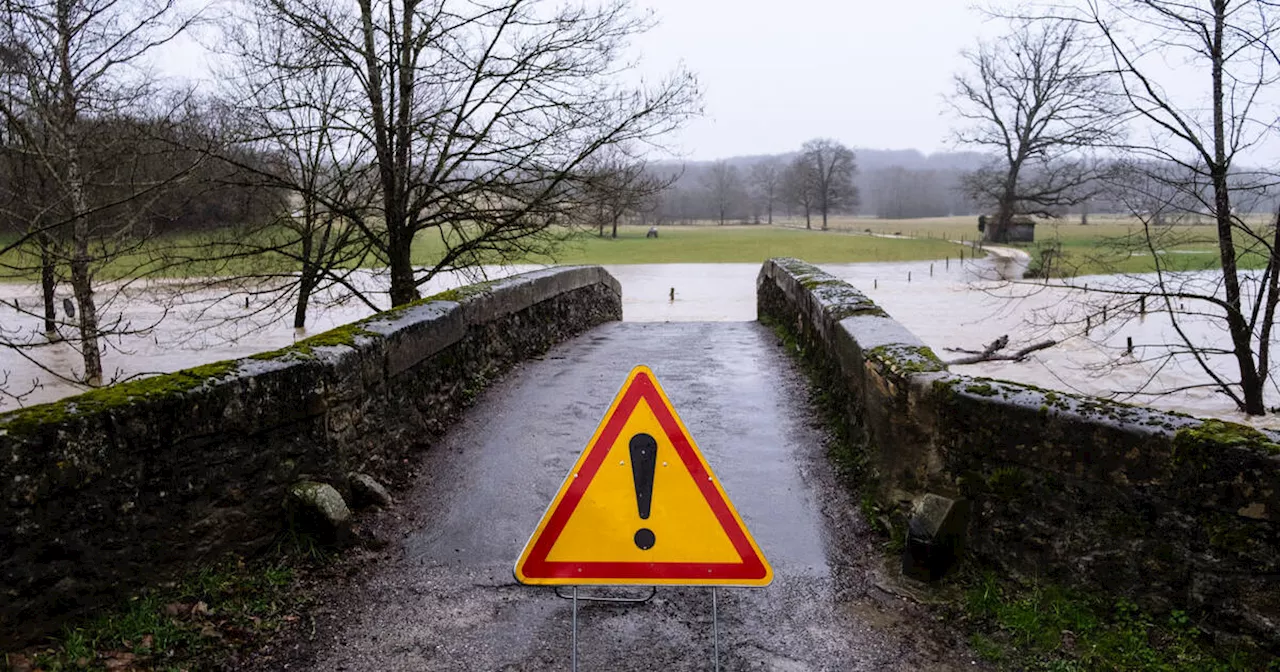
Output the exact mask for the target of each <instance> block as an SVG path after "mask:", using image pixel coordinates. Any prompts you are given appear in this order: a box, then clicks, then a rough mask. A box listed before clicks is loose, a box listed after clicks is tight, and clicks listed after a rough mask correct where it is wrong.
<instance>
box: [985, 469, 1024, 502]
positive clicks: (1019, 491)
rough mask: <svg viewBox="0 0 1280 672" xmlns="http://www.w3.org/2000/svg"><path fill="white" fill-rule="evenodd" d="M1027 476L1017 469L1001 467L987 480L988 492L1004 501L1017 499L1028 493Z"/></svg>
mask: <svg viewBox="0 0 1280 672" xmlns="http://www.w3.org/2000/svg"><path fill="white" fill-rule="evenodd" d="M1027 483H1028V479H1027V475H1026V474H1025V473H1023V472H1022V470H1021V469H1019V468H1017V467H1000V468H998V469H996V470H995V471H993V472H991V476H990V477H988V478H987V488H988V491H989V492H990V493H991V494H993V495H994V496H996V497H998V498H1000V499H1002V500H1006V501H1008V500H1013V499H1017V498H1018V497H1020V496H1021V495H1023V494H1024V493H1026V492H1027V489H1028V488H1027Z"/></svg>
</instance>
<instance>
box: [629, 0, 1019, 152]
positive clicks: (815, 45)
mask: <svg viewBox="0 0 1280 672" xmlns="http://www.w3.org/2000/svg"><path fill="white" fill-rule="evenodd" d="M637 2H638V3H639V5H640V6H648V7H650V8H652V9H653V10H654V11H655V12H656V13H657V16H658V19H659V20H660V21H661V23H660V25H659V26H658V27H657V28H655V29H653V30H652V31H651V32H650V33H648V34H646V35H645V36H643V37H642V38H641V39H639V40H637V44H636V46H637V47H638V48H639V49H640V51H641V56H642V58H643V60H644V66H643V68H644V70H645V71H646V72H651V73H657V72H662V71H664V70H668V69H670V68H671V67H672V66H673V65H675V64H676V63H677V62H678V61H680V60H683V61H684V63H685V65H686V66H688V68H689V69H690V70H692V71H693V72H694V73H696V74H697V75H698V78H699V81H700V82H701V84H702V86H703V88H704V89H705V92H706V97H705V103H706V106H705V109H706V116H705V117H704V118H701V119H698V120H695V121H693V122H692V123H690V124H689V125H688V127H687V128H686V129H685V130H684V131H683V132H682V133H681V134H680V137H679V138H678V139H677V141H676V143H675V144H676V146H677V147H678V148H679V149H680V150H682V153H683V154H684V155H686V156H687V157H688V158H691V159H714V158H718V157H725V156H732V155H742V154H762V153H776V152H785V151H791V150H794V149H797V148H799V146H800V144H801V143H803V142H804V141H805V140H808V139H811V138H814V137H831V138H835V139H837V140H840V141H842V142H844V143H845V144H847V145H850V146H855V147H870V148H877V149H908V148H914V149H919V150H921V151H924V152H932V151H937V150H943V149H949V148H950V147H949V145H948V142H949V128H950V126H951V120H950V119H949V118H948V115H947V114H946V110H945V109H944V105H943V95H944V94H945V93H946V92H948V91H950V90H951V81H952V76H953V74H954V73H955V71H956V69H957V68H958V67H959V62H958V55H959V52H960V50H961V49H964V48H967V47H969V46H971V45H973V44H974V43H975V41H976V39H977V38H978V36H979V34H981V33H984V32H990V31H992V29H993V28H994V26H992V25H990V24H987V25H984V20H983V17H982V15H981V14H980V13H979V12H977V11H976V10H974V9H971V8H970V7H969V3H968V2H966V1H965V0H637Z"/></svg>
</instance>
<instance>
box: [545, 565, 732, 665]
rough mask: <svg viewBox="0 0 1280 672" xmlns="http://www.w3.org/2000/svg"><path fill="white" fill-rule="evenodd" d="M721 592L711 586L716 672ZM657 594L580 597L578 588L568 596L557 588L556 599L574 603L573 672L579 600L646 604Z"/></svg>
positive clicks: (652, 591) (651, 590)
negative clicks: (719, 598)
mask: <svg viewBox="0 0 1280 672" xmlns="http://www.w3.org/2000/svg"><path fill="white" fill-rule="evenodd" d="M719 592H720V588H719V587H717V586H711V646H712V658H711V663H712V665H713V668H714V669H715V672H720V607H719V604H718V602H719V600H718V596H719ZM657 593H658V588H657V586H650V587H649V594H648V595H646V596H644V597H578V587H577V586H574V587H573V592H572V593H570V594H568V595H565V594H563V593H561V592H560V588H558V587H557V588H556V597H559V598H562V599H566V600H572V601H573V608H572V612H573V617H572V624H573V625H572V627H573V640H572V642H573V644H572V646H573V650H572V652H571V653H570V657H569V661H570V666H571V667H570V669H571V670H572V671H573V672H578V600H580V599H581V600H585V601H587V602H613V603H615V604H644V603H645V602H648V601H649V600H652V599H653V596H654V595H656V594H657Z"/></svg>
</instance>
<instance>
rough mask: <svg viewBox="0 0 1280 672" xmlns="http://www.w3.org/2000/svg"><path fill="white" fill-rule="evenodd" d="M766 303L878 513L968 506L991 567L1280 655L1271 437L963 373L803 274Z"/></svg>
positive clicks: (974, 543) (808, 271) (830, 280)
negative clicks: (1174, 618) (792, 343)
mask: <svg viewBox="0 0 1280 672" xmlns="http://www.w3.org/2000/svg"><path fill="white" fill-rule="evenodd" d="M757 300H758V311H759V315H760V316H761V319H766V320H770V321H772V322H774V323H776V324H778V325H780V326H782V327H784V328H785V329H786V330H787V331H788V332H789V333H790V334H791V335H793V336H794V337H795V338H796V340H797V342H798V345H800V346H801V347H802V348H803V349H804V350H805V352H806V354H807V355H808V356H809V357H810V358H811V361H813V362H814V363H815V364H816V365H817V366H818V367H819V370H820V371H821V373H822V375H821V378H822V379H823V380H824V381H825V384H826V385H827V386H828V387H829V388H830V389H828V390H827V392H828V393H829V394H831V395H832V396H833V397H835V398H836V399H838V400H839V403H840V404H841V407H842V408H843V409H844V415H845V418H844V420H845V421H846V424H847V426H848V427H849V428H850V429H852V430H853V434H852V435H853V436H854V437H855V438H856V439H857V440H859V441H861V442H862V443H863V444H864V448H865V450H864V455H863V456H862V457H863V459H864V460H865V465H864V469H863V473H864V474H865V475H866V476H867V479H866V481H867V482H866V483H865V484H864V485H865V486H866V490H867V492H868V493H869V494H870V495H871V496H873V497H874V498H875V499H876V500H877V502H878V503H879V504H880V505H882V506H885V507H899V506H907V505H909V504H910V503H911V502H913V501H917V500H918V499H919V498H920V497H922V496H923V495H924V494H925V493H934V494H939V495H943V496H946V497H950V498H956V499H964V500H967V501H968V502H969V503H970V505H971V511H972V515H971V520H970V523H969V529H968V548H969V549H970V551H971V552H972V553H973V554H974V555H976V556H977V557H978V558H979V559H980V560H981V561H982V562H984V563H987V564H991V565H994V566H997V567H1001V568H1003V569H1004V570H1006V571H1007V572H1010V573H1012V574H1015V575H1019V576H1023V577H1027V578H1032V579H1035V580H1041V581H1044V580H1047V581H1053V582H1059V583H1063V584H1067V585H1076V586H1086V587H1088V588H1090V589H1094V590H1098V591H1103V592H1105V593H1108V594H1114V595H1116V596H1117V597H1119V596H1124V597H1126V598H1128V599H1132V600H1134V601H1136V602H1138V603H1139V604H1141V605H1142V606H1144V607H1147V608H1150V609H1154V610H1157V611H1167V610H1170V609H1183V610H1187V611H1189V612H1191V613H1192V614H1193V616H1194V617H1195V618H1196V619H1197V621H1198V622H1201V623H1203V624H1204V625H1206V626H1207V627H1210V628H1212V629H1215V630H1218V631H1220V632H1223V633H1229V634H1245V635H1249V636H1251V637H1253V638H1255V639H1256V640H1258V641H1259V642H1261V643H1263V644H1264V645H1265V646H1267V647H1269V648H1271V649H1272V650H1273V651H1280V446H1278V445H1277V443H1276V439H1275V437H1273V436H1271V435H1269V434H1264V433H1262V432H1259V431H1257V430H1253V429H1250V428H1248V427H1243V426H1240V425H1234V424H1231V423H1225V422H1222V421H1217V420H1200V419H1196V418H1192V417H1189V416H1185V415H1180V414H1175V413H1166V412H1162V411H1156V410H1152V409H1146V408H1139V407H1133V406H1127V405H1124V404H1118V403H1114V402H1109V401H1105V400H1102V399H1097V398H1092V397H1085V396H1079V395H1070V394H1065V393H1060V392H1053V391H1049V390H1042V389H1038V388H1034V387H1031V386H1027V385H1021V384H1017V383H1010V382H1004V381H995V380H987V379H979V378H972V377H969V376H963V375H956V374H953V373H950V372H949V371H948V370H947V367H946V365H945V364H943V362H942V361H941V360H939V359H938V358H937V357H936V356H935V355H934V353H933V352H931V351H929V349H928V348H926V347H924V345H923V344H922V343H921V342H920V341H919V339H917V338H916V337H915V336H914V335H912V334H911V333H910V332H908V331H907V330H906V329H904V328H903V327H902V326H901V325H899V324H898V323H897V322H895V321H893V320H892V319H891V318H890V317H888V315H886V314H885V313H884V311H883V310H881V309H880V308H879V307H877V306H876V305H875V304H874V302H872V301H871V300H870V299H868V298H867V297H866V296H865V295H863V294H862V293H860V292H858V291H857V290H856V289H854V288H853V287H851V286H849V285H848V284H846V283H844V282H843V281H841V280H839V279H838V278H835V277H833V276H830V275H827V274H826V273H824V272H822V271H821V270H819V269H817V268H815V267H813V266H810V265H808V264H805V263H803V262H800V261H797V260H794V259H773V260H770V261H768V262H766V263H765V265H764V267H763V268H762V269H761V272H760V276H759V279H758V282H757Z"/></svg>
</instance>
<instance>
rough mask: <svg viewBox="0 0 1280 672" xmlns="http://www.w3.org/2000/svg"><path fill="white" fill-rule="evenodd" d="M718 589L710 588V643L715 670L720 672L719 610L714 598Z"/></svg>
mask: <svg viewBox="0 0 1280 672" xmlns="http://www.w3.org/2000/svg"><path fill="white" fill-rule="evenodd" d="M719 590H720V589H719V588H718V587H716V586H711V643H712V646H713V647H715V648H714V651H715V658H714V660H715V666H716V667H715V669H716V672H720V609H719V605H718V604H717V600H716V596H717V593H718V592H719Z"/></svg>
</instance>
